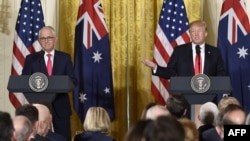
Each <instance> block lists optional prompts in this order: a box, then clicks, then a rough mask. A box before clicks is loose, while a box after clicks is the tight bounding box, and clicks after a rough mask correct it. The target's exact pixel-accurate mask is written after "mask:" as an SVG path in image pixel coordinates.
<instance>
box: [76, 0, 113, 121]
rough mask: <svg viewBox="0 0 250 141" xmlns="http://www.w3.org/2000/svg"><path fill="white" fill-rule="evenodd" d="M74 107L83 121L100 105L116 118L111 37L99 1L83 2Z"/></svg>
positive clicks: (77, 27) (80, 13)
mask: <svg viewBox="0 0 250 141" xmlns="http://www.w3.org/2000/svg"><path fill="white" fill-rule="evenodd" d="M74 72H75V76H76V79H77V81H78V84H77V86H76V87H75V89H74V107H75V110H76V112H77V113H78V115H79V117H80V119H81V121H84V119H85V115H86V112H87V110H88V108H89V107H92V106H100V107H103V108H104V109H106V111H107V112H108V113H109V115H110V118H111V120H113V119H114V115H115V114H114V97H113V80H112V66H111V56H110V42H109V34H108V30H107V26H106V22H105V18H104V14H103V9H102V6H101V2H100V1H99V0H81V1H80V6H79V11H78V17H77V25H76V29H75V51H74Z"/></svg>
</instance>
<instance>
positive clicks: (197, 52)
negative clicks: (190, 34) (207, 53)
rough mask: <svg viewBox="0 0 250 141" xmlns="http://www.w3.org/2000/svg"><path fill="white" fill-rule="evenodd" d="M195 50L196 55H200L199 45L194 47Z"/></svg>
mask: <svg viewBox="0 0 250 141" xmlns="http://www.w3.org/2000/svg"><path fill="white" fill-rule="evenodd" d="M195 49H196V54H197V55H200V54H201V47H200V46H199V45H196V47H195Z"/></svg>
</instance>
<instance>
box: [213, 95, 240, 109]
mask: <svg viewBox="0 0 250 141" xmlns="http://www.w3.org/2000/svg"><path fill="white" fill-rule="evenodd" d="M229 104H236V105H240V102H239V101H238V100H237V99H236V98H235V97H232V96H225V97H222V99H221V100H220V101H219V103H218V109H219V111H221V110H223V109H225V108H226V107H227V106H228V105H229Z"/></svg>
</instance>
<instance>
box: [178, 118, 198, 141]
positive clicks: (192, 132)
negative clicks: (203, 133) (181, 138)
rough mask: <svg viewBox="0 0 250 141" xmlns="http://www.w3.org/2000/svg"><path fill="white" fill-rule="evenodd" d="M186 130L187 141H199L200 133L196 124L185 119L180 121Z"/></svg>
mask: <svg viewBox="0 0 250 141" xmlns="http://www.w3.org/2000/svg"><path fill="white" fill-rule="evenodd" d="M179 122H180V123H181V124H182V126H183V128H184V130H185V141H199V131H198V130H197V128H196V124H195V123H194V122H193V121H191V120H190V119H188V118H186V117H183V118H180V119H179Z"/></svg>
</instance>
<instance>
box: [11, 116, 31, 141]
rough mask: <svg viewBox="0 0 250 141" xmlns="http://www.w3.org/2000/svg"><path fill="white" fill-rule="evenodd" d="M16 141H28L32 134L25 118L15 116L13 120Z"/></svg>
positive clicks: (28, 121) (29, 124)
mask: <svg viewBox="0 0 250 141" xmlns="http://www.w3.org/2000/svg"><path fill="white" fill-rule="evenodd" d="M12 121H13V124H14V128H15V138H16V141H30V140H31V133H32V124H31V122H30V120H29V119H28V118H27V117H25V116H21V115H20V116H15V117H14V118H13V120H12Z"/></svg>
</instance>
